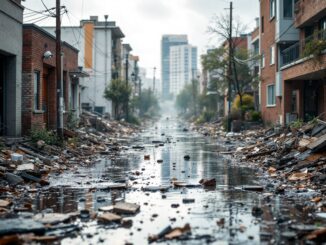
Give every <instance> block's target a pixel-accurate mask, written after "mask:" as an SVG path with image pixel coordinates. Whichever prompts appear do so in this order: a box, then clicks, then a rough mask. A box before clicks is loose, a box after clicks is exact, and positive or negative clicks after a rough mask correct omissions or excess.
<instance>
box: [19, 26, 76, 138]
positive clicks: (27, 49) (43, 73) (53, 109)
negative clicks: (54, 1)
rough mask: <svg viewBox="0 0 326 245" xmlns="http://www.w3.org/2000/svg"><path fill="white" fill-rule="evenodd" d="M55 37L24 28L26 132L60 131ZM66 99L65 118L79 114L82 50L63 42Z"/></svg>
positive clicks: (33, 28) (40, 31) (24, 111)
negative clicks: (80, 52)
mask: <svg viewBox="0 0 326 245" xmlns="http://www.w3.org/2000/svg"><path fill="white" fill-rule="evenodd" d="M55 51H56V41H55V37H54V36H53V35H51V34H50V33H48V32H46V31H45V30H43V29H42V28H40V27H38V26H36V25H34V24H25V25H24V26H23V67H22V125H23V127H22V132H23V134H28V133H29V132H30V130H31V129H34V128H45V129H56V126H57V92H56V91H57V79H56V55H55ZM62 52H63V64H62V68H63V73H62V74H63V77H62V79H63V95H64V110H65V117H67V116H68V113H69V111H70V110H75V109H76V107H77V105H76V103H78V102H76V99H77V98H78V97H79V94H78V92H77V91H76V90H75V88H74V86H78V77H79V74H80V71H79V70H78V50H77V49H76V48H74V47H73V46H71V45H70V44H68V43H65V42H63V45H62Z"/></svg>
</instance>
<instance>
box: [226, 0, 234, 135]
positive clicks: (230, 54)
mask: <svg viewBox="0 0 326 245" xmlns="http://www.w3.org/2000/svg"><path fill="white" fill-rule="evenodd" d="M232 12H233V6H232V2H230V23H229V24H230V30H229V40H228V41H229V64H228V77H229V84H228V129H227V131H228V132H231V117H230V115H231V82H232V78H231V77H232V58H233V57H232V56H233V43H232V21H233V20H232Z"/></svg>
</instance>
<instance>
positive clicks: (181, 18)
mask: <svg viewBox="0 0 326 245" xmlns="http://www.w3.org/2000/svg"><path fill="white" fill-rule="evenodd" d="M43 1H44V3H45V4H46V5H47V7H48V8H51V7H54V6H55V0H43ZM61 2H62V5H65V6H66V7H67V9H68V11H70V15H71V16H72V18H70V21H71V22H72V24H73V25H78V24H79V20H80V19H85V18H89V16H90V15H98V16H99V18H100V20H104V15H105V14H108V15H109V20H111V21H116V24H117V25H118V26H119V27H120V28H121V30H122V31H123V33H124V34H125V36H126V38H125V39H124V42H125V43H130V45H131V46H132V48H133V54H134V55H139V56H140V66H141V67H145V68H146V69H147V76H148V77H151V76H152V73H153V71H152V70H153V69H152V68H153V67H154V66H156V67H157V68H158V74H157V75H158V76H160V40H161V36H162V35H163V34H187V35H188V39H189V42H190V44H192V45H195V46H198V51H199V54H202V53H204V52H205V50H206V49H207V48H208V47H212V46H215V45H217V43H218V40H217V39H214V38H212V35H211V34H208V33H207V27H208V25H209V23H210V21H211V20H212V17H213V16H214V14H216V15H219V14H221V13H225V12H226V11H228V10H226V8H228V7H229V1H227V0H61ZM23 5H24V6H26V7H28V8H31V9H33V10H43V9H44V6H43V5H42V3H41V0H25V2H23ZM258 5H259V1H258V0H234V1H233V6H234V15H235V16H238V18H240V19H241V22H242V23H244V24H246V25H248V27H249V28H248V31H249V30H251V29H252V28H253V27H254V26H255V17H257V16H258V14H259V12H258V11H259V10H258ZM70 21H69V19H68V18H67V16H64V19H63V25H71V24H70ZM37 24H38V25H54V24H55V21H54V19H46V20H44V21H41V22H38V23H37Z"/></svg>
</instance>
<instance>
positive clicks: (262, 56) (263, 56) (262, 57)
mask: <svg viewBox="0 0 326 245" xmlns="http://www.w3.org/2000/svg"><path fill="white" fill-rule="evenodd" d="M261 67H262V68H264V67H265V53H264V52H263V53H262V54H261Z"/></svg>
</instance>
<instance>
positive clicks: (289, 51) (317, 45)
mask: <svg viewBox="0 0 326 245" xmlns="http://www.w3.org/2000/svg"><path fill="white" fill-rule="evenodd" d="M324 51H326V30H322V31H320V32H317V33H315V34H313V35H311V36H310V37H307V38H306V39H303V40H300V41H299V42H297V43H295V44H293V45H292V46H290V47H288V48H286V49H284V50H283V51H282V52H281V64H280V65H281V67H284V66H287V65H290V64H292V63H295V62H297V61H299V60H301V59H304V58H310V57H311V56H318V55H321V54H322V52H324Z"/></svg>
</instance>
